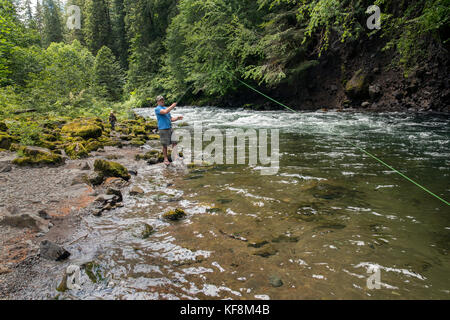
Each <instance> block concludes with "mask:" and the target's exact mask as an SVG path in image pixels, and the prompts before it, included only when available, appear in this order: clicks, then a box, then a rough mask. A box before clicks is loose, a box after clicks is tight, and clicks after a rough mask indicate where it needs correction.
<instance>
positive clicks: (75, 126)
mask: <svg viewBox="0 0 450 320" xmlns="http://www.w3.org/2000/svg"><path fill="white" fill-rule="evenodd" d="M61 133H63V134H67V135H70V136H72V137H80V138H83V139H85V140H88V139H91V138H93V139H96V138H99V137H101V136H102V134H103V131H102V127H101V126H100V125H99V123H98V122H96V121H89V120H79V121H75V122H71V123H68V124H66V125H65V126H63V127H62V129H61Z"/></svg>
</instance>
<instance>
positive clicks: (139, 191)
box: [130, 186, 144, 196]
mask: <svg viewBox="0 0 450 320" xmlns="http://www.w3.org/2000/svg"><path fill="white" fill-rule="evenodd" d="M143 194H144V190H142V188H139V187H138V186H134V187H133V188H131V190H130V195H131V196H140V195H143Z"/></svg>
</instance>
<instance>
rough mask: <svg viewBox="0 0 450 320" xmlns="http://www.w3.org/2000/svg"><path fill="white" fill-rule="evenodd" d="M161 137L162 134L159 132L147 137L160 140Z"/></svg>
mask: <svg viewBox="0 0 450 320" xmlns="http://www.w3.org/2000/svg"><path fill="white" fill-rule="evenodd" d="M160 138H161V137H160V135H159V134H149V135H148V136H147V139H148V140H159V139H160Z"/></svg>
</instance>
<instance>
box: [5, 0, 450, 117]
mask: <svg viewBox="0 0 450 320" xmlns="http://www.w3.org/2000/svg"><path fill="white" fill-rule="evenodd" d="M372 4H375V5H377V6H379V7H380V8H381V25H382V28H380V29H374V30H369V29H368V28H367V27H366V20H367V19H368V17H369V15H368V13H367V12H366V10H367V8H368V7H369V6H370V5H372ZM72 5H76V6H78V7H79V8H80V13H81V18H80V20H81V21H80V22H81V28H80V29H76V28H75V29H73V28H71V29H69V28H68V24H67V21H68V20H69V19H70V17H71V15H72V14H73V13H72V12H68V10H67V8H69V7H70V6H72ZM449 11H450V7H449V2H448V0H426V1H425V0H419V1H391V0H376V1H367V0H345V1H338V0H68V1H58V0H36V1H34V0H0V12H1V15H0V28H1V29H0V117H2V118H5V117H7V116H9V115H10V114H11V113H12V112H17V111H18V110H30V109H31V110H33V111H34V110H36V112H39V113H44V114H55V115H59V114H64V115H73V116H78V115H84V114H87V115H97V116H102V115H103V116H104V115H105V113H106V112H107V110H110V109H113V110H116V111H120V112H122V113H123V112H124V110H130V109H132V108H137V107H150V106H153V105H154V104H155V101H154V98H155V97H156V95H158V94H164V95H166V96H167V97H168V98H169V99H171V100H176V99H177V98H179V97H180V96H182V95H183V94H184V93H185V92H186V91H188V92H187V94H186V95H185V96H184V100H185V101H183V103H184V104H195V105H219V106H234V107H242V106H246V107H251V106H252V105H254V106H255V107H257V106H258V103H259V104H261V103H260V102H261V101H260V99H261V98H260V97H257V96H255V95H253V94H251V93H250V94H249V92H248V89H247V88H245V87H243V86H242V85H241V84H240V83H239V82H238V79H243V80H245V81H247V83H250V84H251V85H253V86H255V87H259V88H261V90H263V91H265V92H266V93H270V94H272V95H275V96H276V97H277V98H280V99H284V101H287V102H291V101H295V102H298V99H296V96H302V97H305V95H307V93H305V92H304V91H302V90H301V88H303V87H305V86H306V84H308V83H311V81H312V82H314V79H312V80H311V78H312V77H314V76H315V72H317V69H318V68H319V67H320V66H319V65H320V64H321V62H322V61H324V60H325V63H330V61H328V60H327V59H328V58H327V57H328V56H329V55H330V54H331V53H332V52H338V54H337V55H338V56H340V57H342V56H344V57H347V56H350V57H349V58H348V59H350V60H348V59H347V61H345V60H343V61H340V63H335V62H334V60H332V59H330V60H332V63H333V64H334V65H335V66H334V67H336V69H339V70H338V72H339V73H342V72H345V71H346V72H347V73H349V72H350V71H349V69H348V66H349V65H352V64H354V61H355V60H358V56H355V57H353V56H352V54H351V52H352V51H353V52H354V51H355V48H356V49H357V50H363V49H361V47H368V46H369V45H370V43H373V42H376V43H377V50H379V51H380V52H387V53H388V54H389V61H388V63H387V64H386V65H385V67H386V69H389V68H394V69H395V70H396V75H398V76H399V77H400V78H403V77H408V75H410V74H413V75H414V74H415V72H416V70H417V68H418V67H419V66H421V65H423V64H424V61H426V60H427V59H430V56H433V55H435V51H432V50H430V47H432V48H434V50H435V48H438V50H440V51H442V52H445V53H447V54H445V58H444V62H443V63H444V64H446V62H447V60H446V59H448V51H447V49H448V44H449V43H448V34H449V33H448V27H449V23H448V20H449V16H450V14H449V13H450V12H449ZM349 52H350V53H349ZM353 55H354V54H353ZM371 58H373V56H372V57H371ZM375 59H376V58H375ZM341 60H342V59H341ZM372 60H373V59H372ZM346 67H347V69H346ZM325 72H326V73H327V74H328V76H330V73H333V71H332V68H329V67H327V68H326V69H325ZM444 75H445V74H444ZM339 77H340V78H342V79H341V82H342V85H343V86H345V85H346V82H348V81H349V79H343V78H344V77H345V76H344V75H343V74H340V75H339ZM351 77H352V74H349V75H348V77H347V78H351ZM320 83H321V81H319V83H318V84H317V85H318V86H320ZM299 88H300V89H299ZM307 89H309V90H310V91H311V89H312V90H314V88H311V85H310V87H309V88H307ZM321 89H322V88H319V93H320V90H321ZM332 89H333V88H332ZM299 90H300V91H299ZM244 96H245V98H244ZM332 98H333V97H332ZM443 98H445V97H443ZM246 99H248V100H246ZM341 100H342V101H340V102H339V103H340V104H344V105H345V104H346V103H347V104H348V103H350V102H352V101H351V99H350V100H349V99H346V98H344V99H341ZM357 100H358V99H357ZM325 103H326V102H325ZM359 103H360V102H359ZM316 108H317V106H316Z"/></svg>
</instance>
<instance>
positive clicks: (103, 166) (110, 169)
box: [94, 160, 131, 181]
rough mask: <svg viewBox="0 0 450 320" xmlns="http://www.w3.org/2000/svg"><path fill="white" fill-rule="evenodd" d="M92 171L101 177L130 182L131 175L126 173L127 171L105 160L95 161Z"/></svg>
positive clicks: (115, 163)
mask: <svg viewBox="0 0 450 320" xmlns="http://www.w3.org/2000/svg"><path fill="white" fill-rule="evenodd" d="M94 169H95V171H96V172H98V173H99V174H101V175H102V176H103V177H118V178H122V179H124V180H126V181H128V180H130V178H131V175H130V174H129V173H128V170H127V169H126V168H125V167H124V166H122V165H121V164H120V163H117V162H112V161H106V160H95V163H94Z"/></svg>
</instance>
